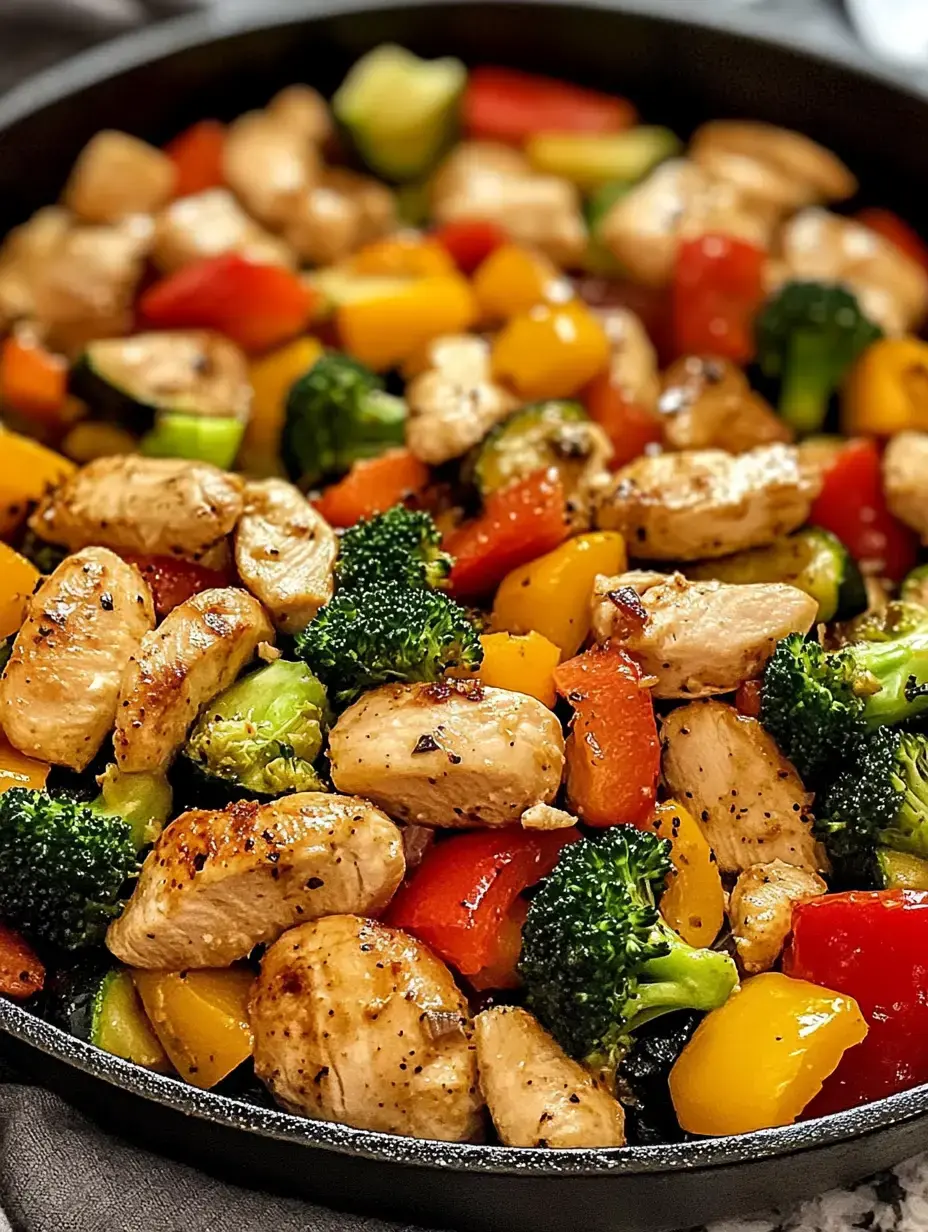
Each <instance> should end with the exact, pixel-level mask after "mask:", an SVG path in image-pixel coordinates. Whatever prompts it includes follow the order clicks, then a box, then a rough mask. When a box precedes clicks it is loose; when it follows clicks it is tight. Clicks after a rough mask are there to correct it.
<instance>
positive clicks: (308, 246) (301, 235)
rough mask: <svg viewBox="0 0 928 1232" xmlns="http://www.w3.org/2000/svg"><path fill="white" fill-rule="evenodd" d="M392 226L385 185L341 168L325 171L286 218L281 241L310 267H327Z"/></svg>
mask: <svg viewBox="0 0 928 1232" xmlns="http://www.w3.org/2000/svg"><path fill="white" fill-rule="evenodd" d="M395 226H396V201H395V199H394V196H393V193H392V192H391V191H390V189H389V188H387V186H386V185H385V184H381V183H380V182H379V180H375V179H372V178H371V177H370V176H365V175H358V173H357V172H355V171H349V170H347V168H344V167H327V168H326V169H325V170H323V171H322V173H321V174H320V176H319V180H318V183H316V184H314V185H313V186H312V187H311V188H310V189H309V190H308V191H307V192H306V193H304V195H303V196H302V197H301V198H300V201H299V202H298V204H297V205H296V206H295V208H294V209H293V211H292V213H291V214H290V215H289V216H288V218H287V222H286V225H285V227H284V231H283V235H284V239H285V240H286V241H287V243H288V244H290V245H291V246H292V247H293V248H294V249H295V251H296V252H297V253H298V254H299V256H300V257H301V258H302V259H303V260H304V261H307V262H309V263H310V264H311V265H331V264H333V263H334V262H336V261H340V260H341V259H342V258H343V257H347V256H349V255H350V254H351V253H352V252H354V251H355V249H356V248H360V247H361V245H362V244H366V243H367V242H368V241H369V240H375V239H377V238H378V237H380V236H382V235H386V234H387V233H388V232H390V231H392V230H393V229H394V227H395Z"/></svg>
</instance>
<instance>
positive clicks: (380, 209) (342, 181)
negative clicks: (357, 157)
mask: <svg viewBox="0 0 928 1232" xmlns="http://www.w3.org/2000/svg"><path fill="white" fill-rule="evenodd" d="M319 183H320V184H321V185H322V186H323V187H324V188H330V189H332V191H333V192H339V193H342V194H343V195H344V196H346V197H349V198H351V200H352V201H354V202H355V203H356V205H357V206H358V208H359V209H360V211H361V234H360V236H359V237H358V240H359V243H362V244H366V243H367V242H368V241H369V240H376V239H380V237H381V236H382V235H387V234H388V233H389V232H391V231H393V230H395V229H396V225H397V221H396V208H397V207H396V194H395V193H394V192H393V191H392V190H391V189H389V188H388V187H387V186H386V184H382V183H381V182H380V180H377V179H374V177H373V176H372V175H360V174H359V173H358V172H357V171H349V169H348V168H347V167H326V168H325V169H324V171H323V172H322V175H321V176H320V178H319Z"/></svg>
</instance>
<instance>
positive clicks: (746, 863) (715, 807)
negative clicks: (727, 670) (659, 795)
mask: <svg viewBox="0 0 928 1232" xmlns="http://www.w3.org/2000/svg"><path fill="white" fill-rule="evenodd" d="M661 743H662V745H663V760H662V763H661V766H662V771H663V776H664V782H665V784H666V786H667V789H668V791H669V793H670V794H671V795H672V796H673V797H674V798H675V799H677V800H680V801H683V802H684V803H685V804H686V807H687V808H688V809H690V810H691V811H692V812H693V814H694V815H695V816H697V817H698V818H699V819H700V821H701V822H702V826H703V829H704V831H705V834H706V838H707V839H708V840H709V845H710V846H711V847H712V850H713V851H714V852H715V858H716V860H717V861H718V865H719V869H720V870H721V871H722V872H723V873H740V872H741V871H742V870H743V869H746V868H750V866H751V865H752V864H764V863H770V862H772V861H773V860H782V861H783V862H784V863H786V864H794V865H796V867H797V868H805V869H807V870H808V871H809V872H827V871H828V860H827V858H826V856H825V852H824V850H823V849H822V847H821V845H820V844H819V843H817V842H816V841H815V839H814V838H813V836H812V814H811V813H810V811H809V809H810V806H811V803H812V796H811V795H810V794H809V793H808V792H806V790H805V788H804V787H803V785H802V783H801V782H800V779H799V775H798V774H797V773H796V771H795V770H794V769H793V767H792V766H791V765H790V763H789V762H788V761H787V760H786V758H785V757H783V756H781V754H780V751H779V749H778V748H777V746H776V744H775V743H774V741H773V738H772V737H771V736H768V734H767V733H766V732H765V731H764V729H763V727H761V725H760V723H759V722H758V721H757V719H749V718H746V717H745V716H744V715H741V714H739V713H738V711H737V710H734V709H733V708H732V707H731V706H726V705H724V704H723V703H722V702H717V701H700V702H690V703H689V705H687V706H680V707H679V708H678V709H676V710H673V711H671V713H670V714H668V715H667V716H666V717H665V718H664V720H663V723H662V725H661Z"/></svg>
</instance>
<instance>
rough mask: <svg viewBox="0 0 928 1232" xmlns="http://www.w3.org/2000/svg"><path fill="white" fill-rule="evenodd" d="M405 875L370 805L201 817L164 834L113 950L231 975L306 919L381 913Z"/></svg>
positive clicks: (395, 841)
mask: <svg viewBox="0 0 928 1232" xmlns="http://www.w3.org/2000/svg"><path fill="white" fill-rule="evenodd" d="M404 869H405V864H404V861H403V840H402V836H401V835H400V832H399V828H398V827H397V826H395V825H394V824H393V822H392V821H391V820H390V819H389V817H387V816H385V815H384V814H383V813H381V812H380V810H379V809H376V808H374V807H373V806H372V805H370V804H368V803H367V801H366V800H357V799H354V798H353V797H351V796H336V795H332V794H331V793H327V792H315V791H311V792H302V793H300V794H298V795H291V796H282V797H281V798H280V799H279V800H273V801H271V803H270V804H258V803H255V802H254V801H250V800H241V801H239V802H238V803H237V804H232V805H230V806H229V807H228V808H226V809H222V810H220V811H217V812H207V811H204V810H201V809H195V810H194V811H193V812H190V813H184V814H182V815H181V816H180V817H178V818H177V820H176V821H172V822H171V824H170V825H169V826H168V827H167V828H166V829H165V830H164V831H162V833H161V835H160V837H159V838H158V841H157V842H156V843H155V846H154V848H153V849H152V850H151V851H150V852H149V854H148V857H147V858H146V860H145V863H144V865H143V866H142V871H141V873H140V874H139V879H138V882H137V883H136V886H135V889H134V890H133V892H132V897H131V898H130V899H129V901H128V903H127V904H126V906H125V909H124V910H123V913H122V915H121V916H120V917H119V919H118V920H115V921H114V922H113V923H112V924H111V925H110V928H109V931H108V933H107V939H106V943H107V945H108V946H109V948H110V950H111V952H112V953H113V954H115V955H116V957H117V958H118V959H119V960H120V961H121V962H125V963H128V964H129V966H131V967H145V968H154V969H164V970H169V971H176V970H181V969H183V968H186V967H225V966H228V965H229V963H233V962H235V961H236V960H237V959H239V958H245V957H246V955H248V954H249V953H250V952H251V951H252V950H253V949H254V947H255V946H256V945H261V944H265V943H268V942H271V941H276V940H277V938H278V937H279V936H280V935H281V934H282V933H284V932H285V931H286V930H287V929H288V928H292V927H293V925H294V924H299V923H301V922H302V921H305V920H313V919H316V917H318V916H322V915H330V914H333V913H335V912H343V911H350V912H360V913H366V912H375V911H380V910H381V909H382V908H383V907H385V906H386V905H387V903H388V902H389V901H390V899H391V898H392V897H393V894H394V892H395V890H396V888H397V886H399V884H400V882H401V881H402V879H403V872H404Z"/></svg>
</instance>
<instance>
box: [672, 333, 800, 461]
mask: <svg viewBox="0 0 928 1232" xmlns="http://www.w3.org/2000/svg"><path fill="white" fill-rule="evenodd" d="M657 409H658V411H659V412H660V416H661V429H662V431H663V434H664V445H665V447H666V448H667V449H675V450H681V449H724V450H725V452H726V453H747V451H748V450H749V449H756V448H757V446H758V445H772V444H774V443H775V442H777V441H783V442H786V443H789V442H790V441H791V440H792V439H793V433H792V430H791V428H790V427H789V425H788V424H787V423H786V422H785V421H784V420H782V419H781V418H780V417H779V415H777V413H776V412H775V411H774V409H773V407H772V406H771V405H770V403H769V402H767V400H766V399H765V398H762V397H761V395H760V394H758V393H755V392H754V390H753V389H751V386H750V384H749V383H748V379H747V377H746V376H745V375H744V373H743V372H742V370H741V369H740V368H739V367H737V366H736V365H735V364H731V363H729V362H728V360H725V359H715V358H714V357H711V356H700V355H690V356H687V357H686V358H685V359H678V360H677V361H676V362H675V363H673V364H671V366H670V367H669V368H668V369H667V371H666V372H665V373H664V376H663V378H662V380H661V393H660V397H659V399H658V402H657Z"/></svg>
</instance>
